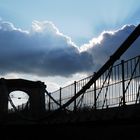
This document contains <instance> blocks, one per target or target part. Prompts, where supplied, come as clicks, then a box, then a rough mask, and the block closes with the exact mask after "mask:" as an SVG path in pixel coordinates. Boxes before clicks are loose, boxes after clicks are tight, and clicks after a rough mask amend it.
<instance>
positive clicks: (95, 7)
mask: <svg viewBox="0 0 140 140" xmlns="http://www.w3.org/2000/svg"><path fill="white" fill-rule="evenodd" d="M139 13H140V1H139V0H82V1H81V0H70V1H66V0H39V1H38V0H20V1H19V0H0V50H1V51H0V67H1V69H0V75H1V77H4V78H24V79H29V80H37V81H38V80H40V81H43V82H45V83H46V85H47V90H48V91H50V92H51V91H54V90H56V89H58V88H59V87H60V86H61V87H63V86H65V85H68V84H70V83H72V82H73V81H76V80H79V79H81V78H84V77H86V76H87V75H90V74H92V73H93V72H95V71H97V70H98V69H99V68H100V67H101V66H102V65H103V63H104V62H105V61H106V60H107V59H108V58H109V56H110V55H111V54H112V53H113V52H114V51H115V50H116V49H117V47H119V45H120V44H121V43H122V42H123V41H124V40H125V39H126V38H127V36H128V35H129V34H130V33H131V32H132V31H133V30H134V29H135V27H136V26H137V25H138V24H139V23H140V14H139ZM139 43H140V40H137V41H136V43H135V44H134V45H133V48H132V49H131V50H128V53H127V54H126V55H125V56H124V58H128V57H131V56H135V55H139V51H140V47H138V44H139Z"/></svg>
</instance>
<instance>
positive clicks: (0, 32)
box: [0, 21, 92, 76]
mask: <svg viewBox="0 0 140 140" xmlns="http://www.w3.org/2000/svg"><path fill="white" fill-rule="evenodd" d="M0 50H1V51H0V67H1V69H0V73H1V74H4V73H5V74H6V73H11V72H13V73H15V72H17V73H31V74H36V75H41V76H51V75H52V76H55V75H62V76H69V75H71V74H73V73H76V72H83V71H88V69H90V67H91V66H92V63H91V62H92V57H91V56H90V55H88V53H87V52H82V53H80V52H79V49H78V47H77V46H76V45H75V44H74V43H73V42H72V41H71V39H70V38H69V37H67V36H65V35H63V34H62V33H60V32H59V30H58V29H57V28H56V27H55V26H54V25H53V23H51V22H47V21H45V22H38V21H34V22H33V23H32V28H31V30H30V31H23V30H21V29H17V28H16V27H15V26H14V25H13V24H12V23H9V22H4V21H1V22H0Z"/></svg>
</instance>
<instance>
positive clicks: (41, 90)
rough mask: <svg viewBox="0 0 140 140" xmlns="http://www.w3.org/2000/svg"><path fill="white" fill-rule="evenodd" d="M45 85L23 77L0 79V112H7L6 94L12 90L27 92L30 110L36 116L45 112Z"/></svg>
mask: <svg viewBox="0 0 140 140" xmlns="http://www.w3.org/2000/svg"><path fill="white" fill-rule="evenodd" d="M45 89H46V85H45V84H44V83H43V82H41V81H35V82H34V81H29V80H25V79H4V78H2V79H0V113H1V114H5V113H7V112H8V96H9V94H10V93H11V92H13V91H23V92H25V93H27V94H28V96H29V102H30V112H31V114H32V115H33V116H34V117H38V115H41V114H42V113H44V112H45Z"/></svg>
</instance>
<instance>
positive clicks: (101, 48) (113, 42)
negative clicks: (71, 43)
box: [81, 25, 140, 69]
mask: <svg viewBox="0 0 140 140" xmlns="http://www.w3.org/2000/svg"><path fill="white" fill-rule="evenodd" d="M135 27H136V26H135V25H125V26H123V27H122V28H121V29H119V30H116V31H104V32H102V33H101V34H100V36H99V37H98V38H93V39H92V40H91V41H89V43H88V44H84V45H83V46H82V47H81V51H86V52H88V53H89V54H91V55H92V58H93V63H94V69H97V68H99V67H101V66H102V65H103V64H104V63H105V62H106V61H107V59H109V57H110V56H111V55H112V54H113V53H114V52H115V51H116V50H117V48H118V47H119V46H120V45H121V44H122V43H123V42H124V41H125V39H126V38H127V37H128V36H129V35H130V33H131V32H132V31H133V30H134V29H135ZM139 45H140V39H139V38H138V39H137V40H136V41H135V42H134V43H133V44H132V46H131V47H130V48H129V49H128V50H127V51H126V52H125V53H124V55H123V56H122V57H121V59H129V58H131V57H134V56H136V55H139V52H140V47H139Z"/></svg>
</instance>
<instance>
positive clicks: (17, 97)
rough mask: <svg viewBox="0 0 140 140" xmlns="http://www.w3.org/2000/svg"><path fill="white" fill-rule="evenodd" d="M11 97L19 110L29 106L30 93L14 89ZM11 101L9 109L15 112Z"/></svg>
mask: <svg viewBox="0 0 140 140" xmlns="http://www.w3.org/2000/svg"><path fill="white" fill-rule="evenodd" d="M9 97H10V99H11V101H12V103H13V105H14V106H15V107H16V109H18V110H23V109H25V108H27V107H29V95H28V94H27V93H26V92H23V91H13V92H11V93H10V94H9ZM12 103H11V102H10V101H8V110H9V111H10V112H14V111H15V109H14V107H13V105H12Z"/></svg>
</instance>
